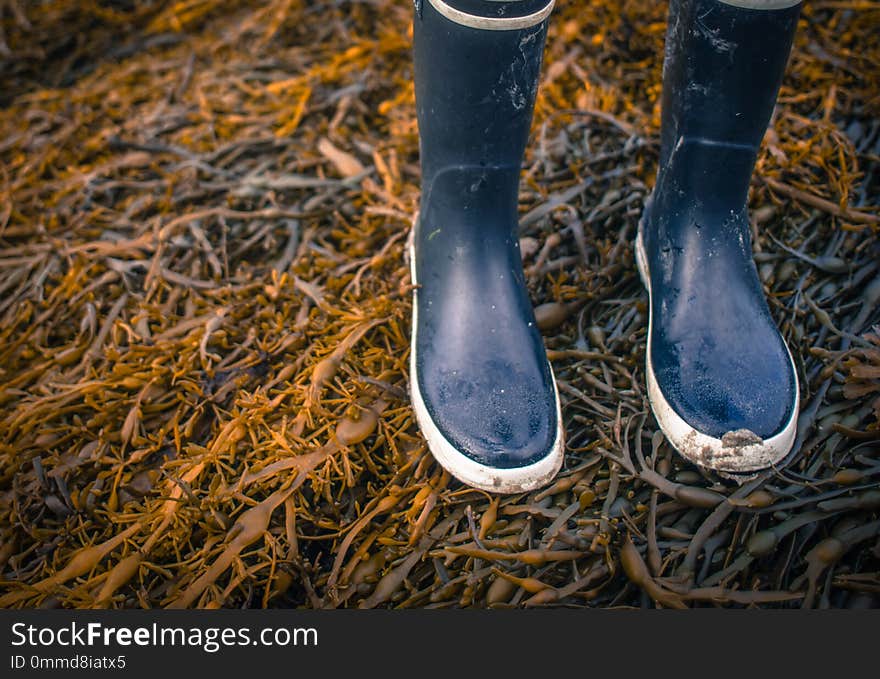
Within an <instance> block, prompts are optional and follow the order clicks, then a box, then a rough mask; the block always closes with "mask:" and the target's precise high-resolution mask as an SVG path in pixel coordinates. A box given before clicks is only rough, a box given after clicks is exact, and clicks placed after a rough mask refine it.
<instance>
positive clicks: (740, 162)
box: [636, 0, 800, 474]
mask: <svg viewBox="0 0 880 679" xmlns="http://www.w3.org/2000/svg"><path fill="white" fill-rule="evenodd" d="M799 13H800V4H799V3H792V2H791V1H786V0H726V1H724V2H722V1H720V0H672V2H671V6H670V13H669V27H668V32H667V37H666V61H665V63H664V69H663V101H662V107H663V111H662V128H661V154H660V167H659V171H658V175H657V183H656V185H655V188H654V191H653V194H652V196H651V198H650V200H649V201H648V204H647V206H646V208H645V211H644V214H643V217H642V222H641V225H640V227H639V236H638V239H637V242H636V259H637V262H638V265H639V270H640V272H641V274H642V279H643V281H644V282H645V286H646V287H647V289H648V292H649V294H650V297H651V302H650V326H649V331H648V351H647V386H648V396H649V398H650V401H651V406H652V409H653V411H654V414H655V416H656V418H657V422H658V423H659V425H660V428H661V429H662V430H663V433H664V434H665V435H666V437H667V438H668V439H669V441H670V443H672V445H673V446H674V447H675V448H676V449H677V450H678V451H679V452H680V453H681V454H682V455H683V456H684V457H686V458H687V459H688V460H690V461H692V462H694V463H696V464H699V465H701V466H704V467H707V468H710V469H715V470H719V471H722V472H730V473H734V474H735V473H748V472H755V471H757V470H760V469H764V468H767V467H770V466H772V465H773V464H775V463H776V462H778V461H780V460H781V459H782V458H783V457H784V456H785V455H786V454H787V453H788V452H789V450H790V449H791V447H792V444H793V442H794V438H795V430H796V424H797V415H798V406H799V397H798V380H797V372H796V370H795V366H794V362H793V360H792V358H791V354H790V352H789V350H788V347H787V346H786V344H785V341H784V340H783V339H782V336H781V335H780V333H779V330H778V329H777V327H776V325H775V323H774V321H773V319H772V317H771V315H770V311H769V309H768V307H767V301H766V299H765V297H764V292H763V289H762V286H761V282H760V279H759V278H758V273H757V270H756V268H755V264H754V261H753V259H752V249H751V234H750V228H749V219H748V214H747V210H746V204H747V198H748V188H749V181H750V178H751V175H752V171H753V169H754V165H755V160H756V157H757V152H758V147H759V145H760V143H761V139H762V137H763V136H764V132H765V131H766V128H767V124H768V122H769V120H770V115H771V114H772V111H773V107H774V105H775V102H776V96H777V94H778V91H779V85H780V82H781V80H782V76H783V72H784V70H785V65H786V61H787V59H788V55H789V52H790V50H791V44H792V39H793V37H794V32H795V27H796V24H797V20H798V15H799Z"/></svg>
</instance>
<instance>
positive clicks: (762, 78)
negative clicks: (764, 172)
mask: <svg viewBox="0 0 880 679" xmlns="http://www.w3.org/2000/svg"><path fill="white" fill-rule="evenodd" d="M800 9H801V3H800V0H797V1H796V2H792V0H725V1H721V0H670V5H669V22H668V29H667V34H666V57H665V61H664V64H663V100H662V125H661V157H660V166H661V168H662V167H663V166H664V165H666V163H667V161H668V159H669V156H670V155H671V153H672V151H673V149H674V148H675V146H676V145H677V144H678V143H679V140H680V139H681V138H682V137H686V138H693V139H705V140H708V141H711V142H716V143H719V142H720V143H728V144H733V145H740V146H744V147H751V148H753V149H755V150H757V148H758V146H759V145H760V143H761V139H762V137H763V136H764V132H765V130H766V129H767V124H768V123H769V121H770V115H771V114H772V112H773V107H774V105H775V103H776V95H777V93H778V91H779V86H780V83H781V82H782V75H783V72H784V70H785V65H786V62H787V60H788V55H789V52H790V51H791V44H792V40H793V37H794V32H795V27H796V25H797V20H798V16H799V15H800Z"/></svg>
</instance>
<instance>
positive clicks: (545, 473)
mask: <svg viewBox="0 0 880 679" xmlns="http://www.w3.org/2000/svg"><path fill="white" fill-rule="evenodd" d="M413 371H414V377H415V379H413V380H412V381H411V384H412V391H413V404H414V406H415V410H416V416H417V418H418V421H419V425H420V427H421V429H422V431H423V432H424V433H425V435H426V438H427V440H428V444H429V447H430V448H431V451H432V453H433V454H434V456H435V457H436V458H437V460H438V461H439V462H440V463H441V465H442V466H443V467H444V468H446V469H447V470H448V471H449V472H450V473H452V474H453V475H454V476H455V477H456V478H458V479H459V480H461V481H464V482H465V483H467V484H469V485H471V486H474V487H477V488H482V489H484V490H488V491H492V492H522V491H527V490H533V489H535V488H539V487H541V486H543V485H545V484H546V483H548V482H549V481H550V480H551V479H552V478H553V477H554V476H555V475H556V472H557V471H558V470H559V468H560V467H561V465H562V459H563V435H562V427H561V421H560V412H559V400H558V396H557V393H556V389H555V385H554V384H553V378H552V374H549V375H548V376H547V378H546V379H538V378H536V376H535V375H530V374H528V372H527V371H523V370H521V369H518V367H517V366H512V365H509V364H506V363H504V362H501V361H488V362H483V363H481V364H480V365H479V366H475V367H474V366H472V367H470V368H463V367H461V364H460V363H458V367H454V368H453V367H450V366H448V365H447V366H443V367H439V366H436V367H432V369H430V370H429V369H426V367H425V366H424V365H423V366H422V370H421V371H419V369H418V367H417V366H415V365H413ZM543 372H544V371H540V372H539V377H544V375H543ZM546 372H547V373H549V372H550V371H549V366H548V367H547V370H546ZM423 373H424V374H423Z"/></svg>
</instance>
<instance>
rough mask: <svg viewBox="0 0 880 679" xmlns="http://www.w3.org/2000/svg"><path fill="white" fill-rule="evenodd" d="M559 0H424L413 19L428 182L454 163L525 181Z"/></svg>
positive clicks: (424, 180)
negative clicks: (550, 24) (531, 131)
mask: <svg viewBox="0 0 880 679" xmlns="http://www.w3.org/2000/svg"><path fill="white" fill-rule="evenodd" d="M552 6H553V0H520V1H519V2H497V1H487V0H418V1H417V2H416V16H415V21H414V57H415V89H416V108H417V115H418V123H419V134H420V147H421V164H422V183H423V187H425V188H426V189H427V188H428V187H430V185H431V183H432V181H433V179H434V177H435V176H436V175H437V173H438V172H440V171H442V170H446V169H449V168H453V167H461V168H465V167H483V168H499V169H502V168H503V169H505V170H508V171H509V172H510V173H511V176H512V177H514V179H512V181H516V182H518V176H519V170H520V166H521V163H522V156H523V153H524V150H525V145H526V141H527V139H528V135H529V128H530V125H531V121H532V113H533V110H534V104H535V95H536V93H537V88H538V80H539V76H540V70H541V61H542V55H543V50H544V43H545V40H546V34H547V17H548V16H549V13H550V11H551V9H552Z"/></svg>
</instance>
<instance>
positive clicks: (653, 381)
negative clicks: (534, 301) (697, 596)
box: [410, 0, 800, 493]
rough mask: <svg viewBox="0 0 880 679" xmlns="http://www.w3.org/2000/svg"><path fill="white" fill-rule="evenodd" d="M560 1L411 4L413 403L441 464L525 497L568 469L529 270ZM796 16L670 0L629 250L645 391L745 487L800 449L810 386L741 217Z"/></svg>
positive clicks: (753, 4) (747, 0) (749, 6)
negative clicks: (656, 161)
mask: <svg viewBox="0 0 880 679" xmlns="http://www.w3.org/2000/svg"><path fill="white" fill-rule="evenodd" d="M552 7H553V0H519V1H507V2H505V1H499V0H417V2H416V16H415V23H414V43H415V86H416V104H417V109H418V123H419V132H420V138H421V167H422V196H421V206H420V211H419V215H418V218H417V220H416V222H415V225H414V229H413V234H412V238H411V246H410V248H411V252H410V257H411V266H412V277H413V283H414V285H415V292H414V308H413V329H412V353H411V361H410V368H411V376H410V384H411V392H412V399H413V405H414V408H415V412H416V417H417V420H418V423H419V426H420V428H421V430H422V433H423V434H424V435H425V438H426V440H427V442H428V446H429V448H430V450H431V452H432V453H433V455H434V457H435V458H436V459H437V461H438V462H439V463H440V464H441V465H442V466H443V467H444V468H445V469H447V470H448V471H449V472H450V473H451V474H452V475H453V476H455V477H456V478H458V479H459V480H461V481H463V482H464V483H466V484H468V485H470V486H473V487H476V488H481V489H484V490H487V491H491V492H499V493H514V492H522V491H528V490H532V489H535V488H538V487H541V486H543V485H545V484H547V483H548V482H549V481H550V480H551V479H552V478H553V477H554V476H555V475H556V473H557V472H558V471H559V468H560V466H561V464H562V461H563V451H564V434H563V427H562V418H561V412H560V402H559V394H558V390H557V388H556V384H555V382H554V377H553V371H552V368H551V367H550V365H549V363H548V361H547V357H546V353H545V350H544V344H543V341H542V338H541V335H540V333H539V331H538V328H537V325H536V323H535V317H534V313H533V310H532V305H531V302H530V300H529V295H528V292H527V289H526V284H525V278H524V275H523V269H522V261H521V256H520V250H519V239H518V234H517V231H518V228H517V227H518V214H517V194H518V186H519V177H520V170H521V164H522V158H523V153H524V150H525V145H526V142H527V138H528V135H529V128H530V124H531V119H532V112H533V108H534V101H535V95H536V91H537V86H538V80H539V74H540V68H541V59H542V54H543V49H544V42H545V37H546V30H547V22H548V17H549V15H550V12H551V10H552ZM799 12H800V5H799V3H792V2H791V1H790V0H789V1H786V0H723V1H722V0H671V6H670V12H669V26H668V32H667V37H666V56H665V63H664V69H663V100H662V129H661V154H660V165H659V171H658V176H657V182H656V185H655V188H654V190H653V194H652V196H651V198H650V200H649V201H648V203H647V206H646V208H645V211H644V215H643V218H642V220H641V224H640V227H639V231H638V235H637V238H636V243H635V251H636V260H637V264H638V267H639V270H640V272H641V275H642V280H643V282H644V284H645V286H646V288H647V289H648V292H649V295H650V325H649V330H648V346H647V387H648V396H649V399H650V403H651V407H652V409H653V411H654V414H655V417H656V418H657V421H658V424H659V425H660V428H661V429H662V431H663V432H664V434H665V435H666V437H667V438H668V439H669V441H670V443H671V444H672V445H673V447H675V448H676V449H677V450H678V451H679V452H680V453H681V454H683V455H684V456H685V457H686V458H687V459H689V460H691V461H693V462H695V463H697V464H699V465H702V466H704V467H707V468H711V469H715V470H720V471H722V472H727V473H730V474H744V473H749V472H754V471H755V470H759V469H762V468H766V467H768V466H770V465H772V464H774V463H775V462H777V461H779V460H780V459H781V458H782V457H784V456H785V455H786V453H787V452H788V451H789V450H790V449H791V447H792V444H793V440H794V435H795V426H796V419H797V412H798V382H797V374H796V371H795V368H794V363H793V361H792V358H791V355H790V353H789V351H788V348H787V347H786V345H785V342H784V340H783V339H782V337H781V336H780V334H779V331H778V329H777V328H776V326H775V324H774V322H773V319H772V318H771V316H770V313H769V310H768V307H767V302H766V299H765V297H764V294H763V290H762V286H761V283H760V280H759V278H758V275H757V271H756V268H755V265H754V261H753V259H752V253H751V238H750V228H749V220H748V216H747V212H746V203H747V193H748V187H749V182H750V178H751V174H752V171H753V169H754V164H755V160H756V155H757V150H758V147H759V145H760V142H761V139H762V137H763V135H764V132H765V130H766V127H767V124H768V122H769V120H770V115H771V113H772V110H773V107H774V105H775V101H776V96H777V93H778V90H779V85H780V81H781V79H782V75H783V71H784V69H785V64H786V61H787V59H788V54H789V51H790V49H791V44H792V39H793V35H794V31H795V26H796V23H797V19H798V15H799Z"/></svg>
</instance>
